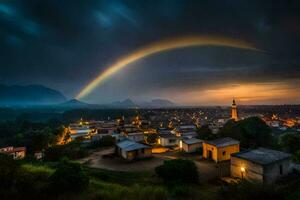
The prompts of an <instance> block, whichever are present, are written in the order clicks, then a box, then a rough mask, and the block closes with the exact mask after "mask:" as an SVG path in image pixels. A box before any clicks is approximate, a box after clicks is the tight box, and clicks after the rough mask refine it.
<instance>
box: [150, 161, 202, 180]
mask: <svg viewBox="0 0 300 200" xmlns="http://www.w3.org/2000/svg"><path fill="white" fill-rule="evenodd" d="M155 172H156V174H157V175H158V176H159V177H161V178H162V179H163V180H164V181H165V182H166V183H176V182H183V183H196V182H198V171H197V167H196V165H195V163H194V162H193V161H191V160H183V159H174V160H165V161H164V164H163V165H160V166H158V167H156V168H155Z"/></svg>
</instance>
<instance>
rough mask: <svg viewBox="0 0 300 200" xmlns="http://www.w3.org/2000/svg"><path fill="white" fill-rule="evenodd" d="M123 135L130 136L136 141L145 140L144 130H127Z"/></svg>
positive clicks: (129, 137)
mask: <svg viewBox="0 0 300 200" xmlns="http://www.w3.org/2000/svg"><path fill="white" fill-rule="evenodd" d="M123 135H124V136H125V137H126V138H128V139H129V140H133V141H136V142H142V141H144V132H142V131H137V132H126V133H123Z"/></svg>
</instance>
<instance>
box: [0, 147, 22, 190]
mask: <svg viewBox="0 0 300 200" xmlns="http://www.w3.org/2000/svg"><path fill="white" fill-rule="evenodd" d="M18 171H19V165H18V164H17V162H16V161H15V160H13V158H12V157H11V156H9V155H5V154H2V153H0V180H1V181H0V193H1V191H2V190H8V189H9V188H11V187H13V185H14V184H15V179H16V177H17V174H18Z"/></svg>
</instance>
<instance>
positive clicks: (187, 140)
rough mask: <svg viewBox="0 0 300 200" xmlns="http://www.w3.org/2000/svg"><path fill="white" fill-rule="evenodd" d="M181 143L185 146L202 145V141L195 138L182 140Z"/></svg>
mask: <svg viewBox="0 0 300 200" xmlns="http://www.w3.org/2000/svg"><path fill="white" fill-rule="evenodd" d="M182 142H184V143H186V144H197V143H202V142H203V140H199V139H197V138H192V139H186V140H182Z"/></svg>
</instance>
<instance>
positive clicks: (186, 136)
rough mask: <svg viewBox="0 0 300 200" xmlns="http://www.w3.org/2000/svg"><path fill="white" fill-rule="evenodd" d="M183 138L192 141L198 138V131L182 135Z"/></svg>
mask: <svg viewBox="0 0 300 200" xmlns="http://www.w3.org/2000/svg"><path fill="white" fill-rule="evenodd" d="M180 136H181V137H182V138H186V139H191V138H196V137H197V136H198V134H197V132H196V131H191V132H183V133H181V134H180Z"/></svg>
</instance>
